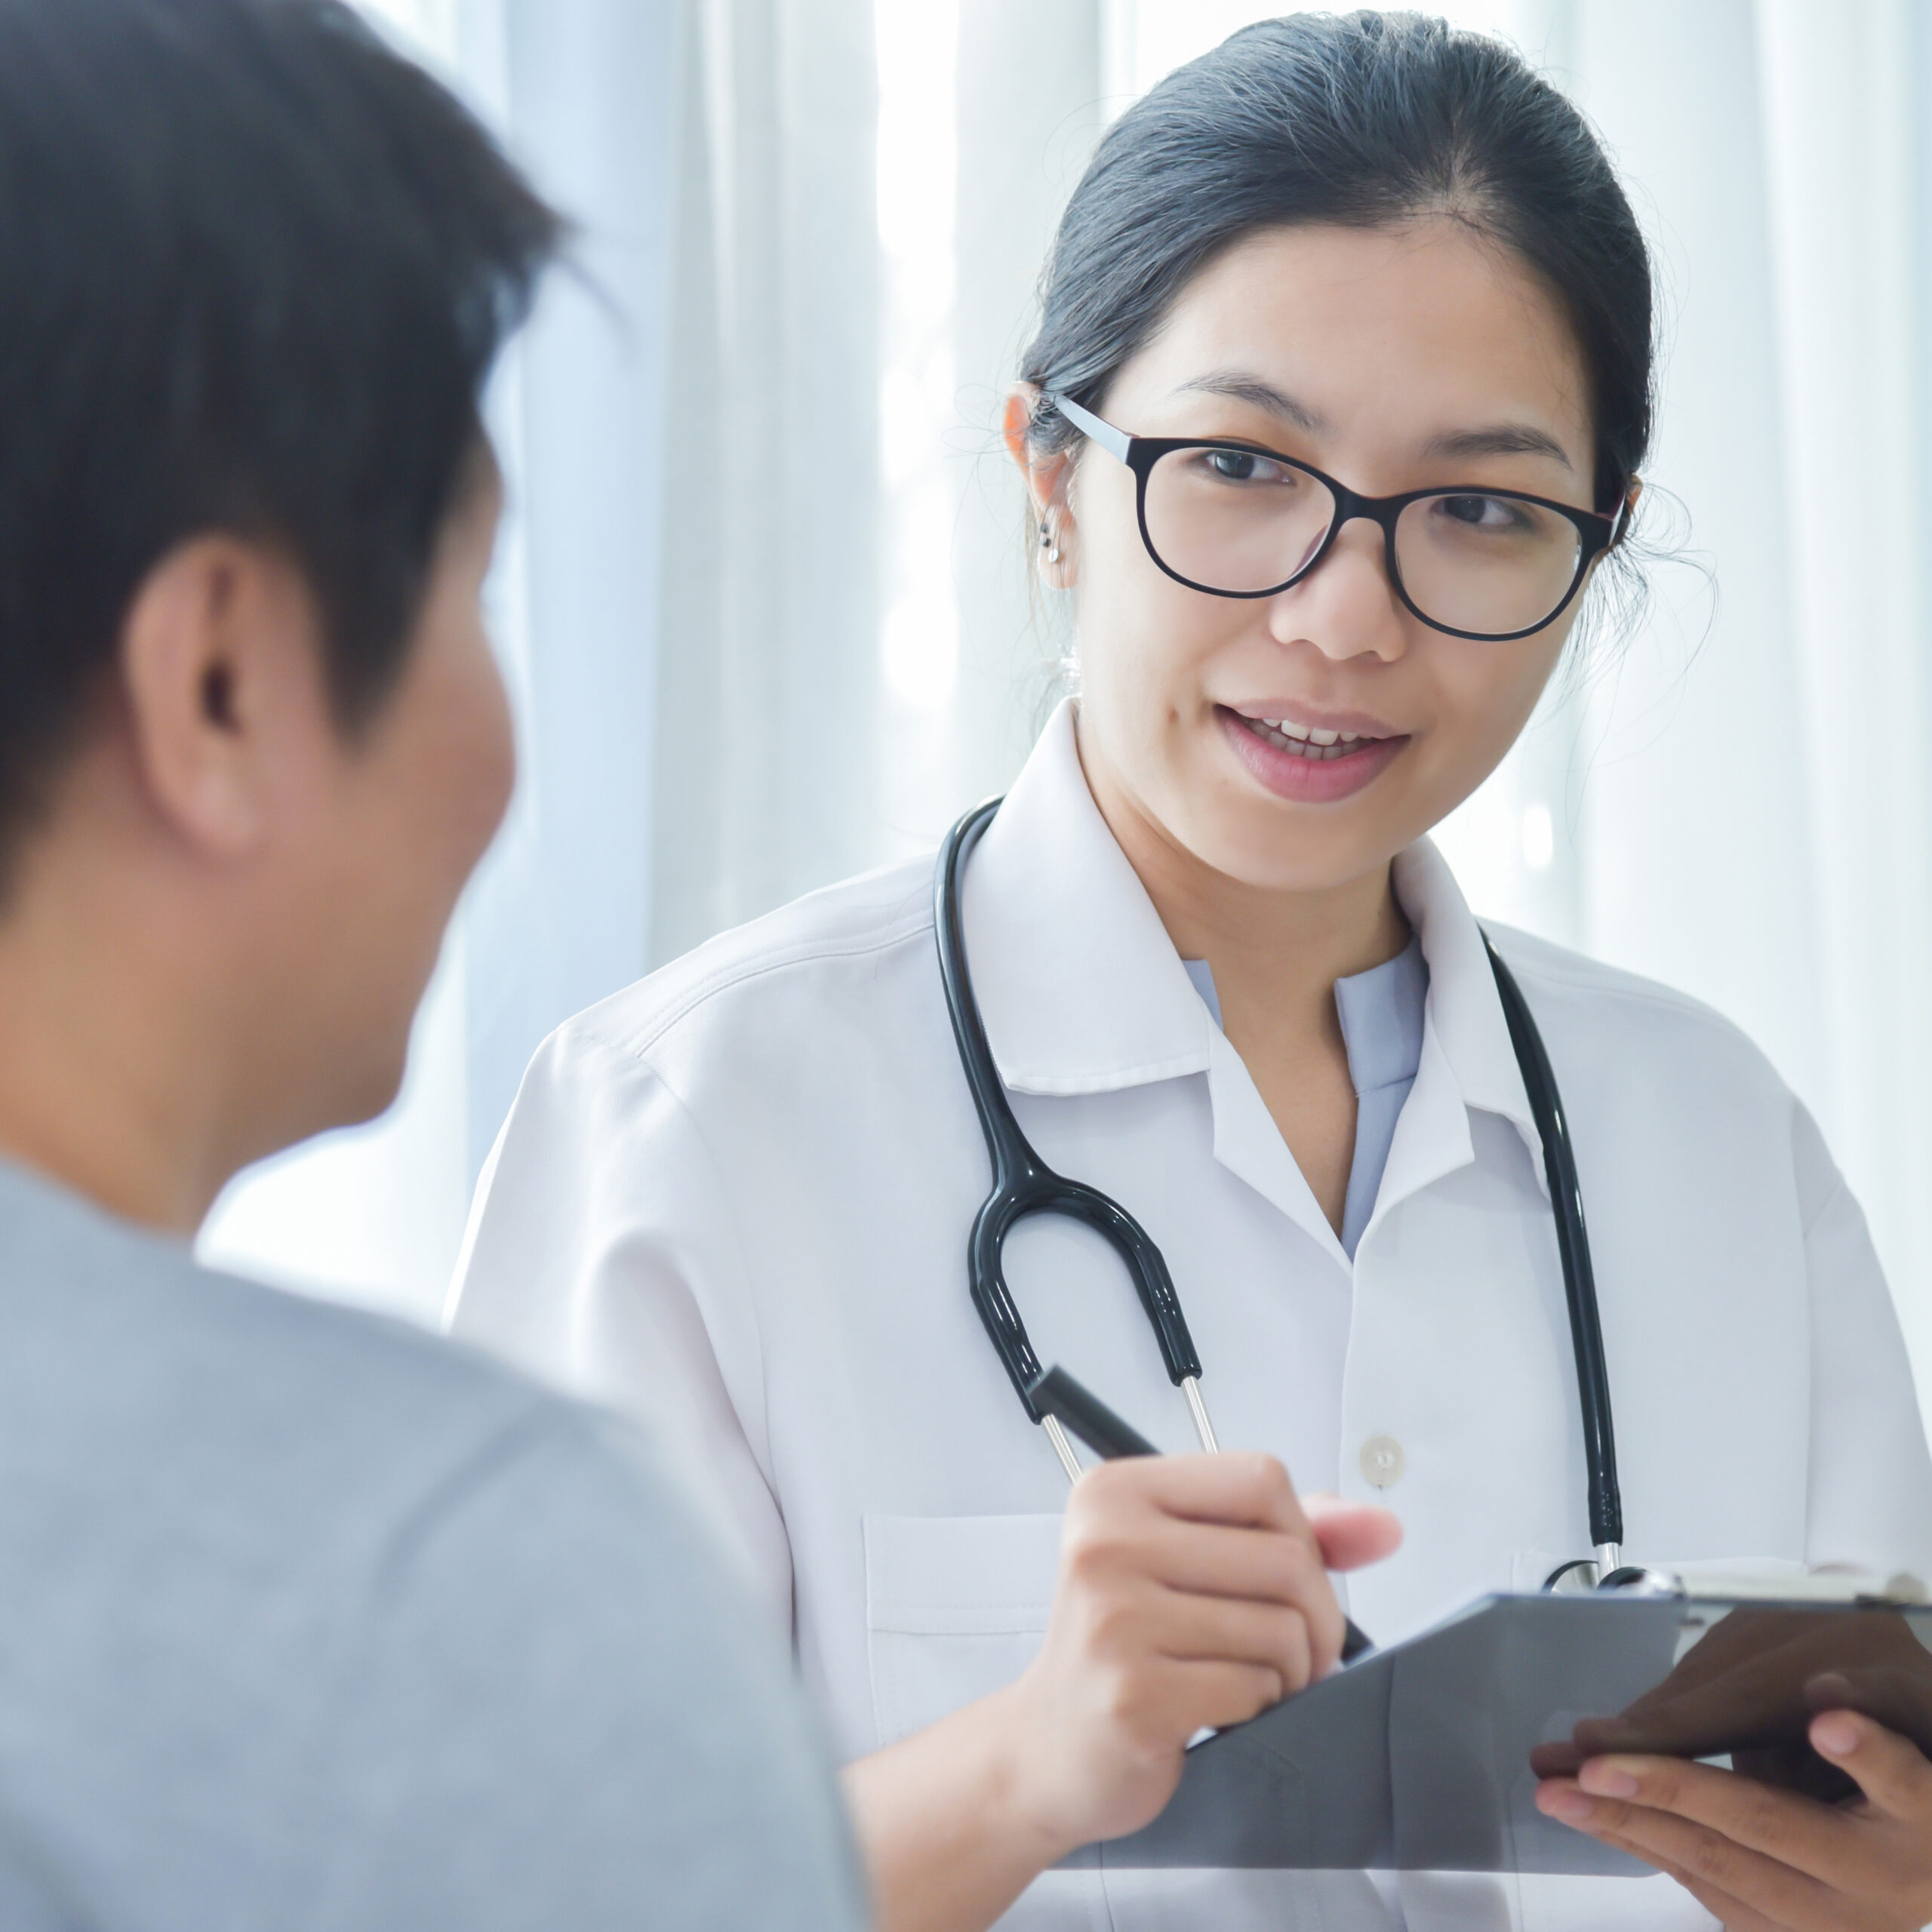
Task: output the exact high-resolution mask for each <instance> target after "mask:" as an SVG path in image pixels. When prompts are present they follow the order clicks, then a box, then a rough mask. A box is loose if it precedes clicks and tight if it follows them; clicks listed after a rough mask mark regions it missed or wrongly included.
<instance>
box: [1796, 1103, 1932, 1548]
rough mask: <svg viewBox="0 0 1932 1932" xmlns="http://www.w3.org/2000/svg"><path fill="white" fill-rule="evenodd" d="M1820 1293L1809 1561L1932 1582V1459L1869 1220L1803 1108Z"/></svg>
mask: <svg viewBox="0 0 1932 1932" xmlns="http://www.w3.org/2000/svg"><path fill="white" fill-rule="evenodd" d="M1792 1142H1793V1145H1792V1154H1793V1158H1794V1161H1795V1166H1796V1171H1797V1182H1798V1206H1799V1211H1800V1213H1801V1215H1802V1217H1803V1220H1804V1231H1805V1232H1804V1250H1805V1261H1806V1266H1807V1270H1808V1273H1809V1277H1810V1292H1811V1364H1812V1368H1811V1456H1810V1495H1809V1497H1808V1499H1807V1522H1808V1526H1809V1527H1808V1534H1807V1545H1808V1547H1807V1552H1806V1554H1807V1558H1808V1559H1809V1560H1810V1562H1812V1563H1813V1564H1850V1565H1854V1566H1856V1567H1858V1568H1860V1569H1863V1570H1874V1571H1879V1572H1881V1574H1887V1575H1890V1574H1894V1573H1895V1572H1897V1571H1900V1570H1906V1571H1911V1572H1912V1574H1915V1575H1916V1576H1918V1577H1923V1578H1926V1579H1927V1580H1932V1455H1928V1453H1927V1447H1926V1439H1925V1429H1924V1423H1923V1420H1921V1413H1920V1410H1919V1406H1918V1395H1917V1392H1916V1391H1915V1388H1914V1386H1913V1383H1912V1367H1911V1364H1910V1361H1909V1358H1908V1357H1907V1355H1906V1348H1905V1340H1904V1337H1903V1335H1902V1334H1901V1333H1900V1328H1899V1321H1898V1315H1897V1312H1896V1310H1895V1309H1894V1307H1893V1305H1892V1297H1891V1294H1890V1290H1889V1289H1888V1288H1887V1286H1886V1283H1885V1277H1884V1271H1883V1269H1881V1267H1880V1266H1879V1265H1878V1255H1877V1254H1876V1252H1875V1251H1874V1249H1873V1247H1872V1237H1871V1235H1870V1233H1869V1231H1868V1230H1867V1229H1866V1225H1865V1216H1864V1214H1863V1211H1861V1210H1860V1207H1859V1205H1858V1203H1857V1201H1855V1200H1854V1198H1852V1194H1851V1190H1850V1189H1849V1188H1847V1186H1845V1183H1844V1179H1843V1177H1841V1175H1840V1174H1839V1173H1838V1170H1837V1168H1835V1166H1834V1165H1833V1164H1832V1158H1831V1155H1830V1154H1829V1152H1827V1151H1826V1146H1825V1143H1824V1138H1823V1135H1821V1134H1820V1132H1819V1131H1818V1128H1817V1124H1816V1123H1815V1122H1814V1121H1813V1120H1812V1118H1811V1117H1810V1115H1809V1114H1808V1113H1807V1112H1805V1111H1804V1109H1803V1108H1802V1107H1799V1108H1798V1109H1797V1110H1796V1117H1795V1124H1794V1128H1793V1133H1792Z"/></svg>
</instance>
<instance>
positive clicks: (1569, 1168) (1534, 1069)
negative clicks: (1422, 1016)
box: [1482, 933, 1623, 1575]
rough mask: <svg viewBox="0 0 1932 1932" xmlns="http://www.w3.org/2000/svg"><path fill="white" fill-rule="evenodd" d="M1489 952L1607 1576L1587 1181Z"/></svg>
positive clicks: (1611, 1438)
mask: <svg viewBox="0 0 1932 1932" xmlns="http://www.w3.org/2000/svg"><path fill="white" fill-rule="evenodd" d="M1482 943H1483V946H1484V950H1485V951H1486V952H1487V953H1488V955H1489V965H1490V971H1491V973H1492V974H1494V976H1495V979H1496V990H1497V994H1498V995H1500V998H1501V999H1502V1001H1503V1019H1504V1020H1505V1021H1506V1023H1507V1024H1508V1026H1509V1044H1511V1046H1512V1047H1513V1048H1515V1051H1516V1063H1517V1065H1518V1066H1519V1067H1520V1068H1521V1069H1522V1073H1523V1088H1524V1092H1525V1093H1526V1094H1527V1096H1528V1098H1529V1103H1530V1113H1531V1118H1533V1119H1534V1121H1535V1122H1536V1128H1537V1137H1538V1138H1539V1139H1540V1140H1541V1141H1542V1143H1543V1178H1544V1180H1546V1182H1547V1183H1548V1184H1549V1201H1550V1207H1551V1208H1552V1211H1553V1218H1554V1219H1555V1223H1556V1249H1557V1255H1558V1259H1559V1260H1561V1263H1562V1266H1563V1291H1564V1300H1565V1301H1566V1302H1567V1303H1568V1304H1569V1309H1570V1340H1571V1347H1572V1349H1574V1352H1575V1356H1576V1362H1577V1405H1578V1411H1579V1413H1580V1415H1581V1417H1582V1418H1583V1462H1584V1466H1585V1468H1586V1470H1587V1472H1588V1483H1589V1491H1588V1495H1589V1517H1590V1541H1591V1542H1592V1543H1593V1544H1595V1546H1596V1547H1597V1549H1598V1562H1599V1564H1601V1565H1604V1566H1605V1567H1604V1574H1606V1575H1607V1574H1609V1573H1610V1571H1613V1570H1614V1569H1616V1568H1617V1567H1619V1564H1620V1561H1621V1550H1622V1546H1623V1491H1622V1488H1621V1486H1620V1484H1619V1483H1618V1481H1617V1432H1616V1429H1615V1427H1614V1425H1613V1423H1612V1422H1611V1409H1610V1366H1609V1364H1608V1362H1607V1361H1606V1360H1605V1358H1604V1346H1603V1322H1602V1318H1601V1314H1600V1312H1599V1310H1598V1303H1597V1283H1596V1269H1595V1265H1594V1264H1593V1263H1592V1260H1591V1258H1590V1236H1589V1227H1588V1225H1587V1224H1586V1222H1585V1220H1584V1218H1583V1183H1581V1182H1580V1180H1578V1179H1577V1156H1576V1152H1575V1150H1574V1147H1573V1146H1572V1145H1571V1138H1570V1121H1569V1118H1568V1116H1567V1115H1566V1114H1565V1112H1564V1107H1563V1096H1562V1094H1561V1091H1560V1090H1559V1089H1558V1086H1557V1084H1556V1075H1555V1070H1554V1069H1552V1067H1551V1066H1550V1063H1549V1051H1548V1050H1547V1049H1546V1048H1545V1047H1544V1045H1543V1035H1542V1034H1541V1033H1540V1032H1539V1031H1538V1030H1537V1023H1536V1020H1535V1019H1534V1017H1533V1016H1532V1014H1531V1011H1530V1006H1529V1001H1527V1000H1526V999H1525V998H1524V997H1523V989H1522V988H1521V987H1520V986H1518V985H1517V983H1516V977H1515V974H1513V973H1512V972H1511V971H1510V970H1509V968H1508V967H1507V966H1506V965H1505V964H1503V955H1501V954H1500V953H1499V952H1497V949H1496V947H1495V946H1494V943H1492V941H1491V939H1490V937H1489V935H1488V934H1487V933H1484V934H1483V941H1482Z"/></svg>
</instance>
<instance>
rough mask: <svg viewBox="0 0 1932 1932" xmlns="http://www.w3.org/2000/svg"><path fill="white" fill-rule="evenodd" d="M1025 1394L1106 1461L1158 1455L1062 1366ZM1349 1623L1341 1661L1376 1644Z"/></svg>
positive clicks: (1034, 1382) (1044, 1375)
mask: <svg viewBox="0 0 1932 1932" xmlns="http://www.w3.org/2000/svg"><path fill="white" fill-rule="evenodd" d="M1026 1393H1027V1394H1028V1395H1029V1396H1030V1397H1031V1398H1032V1401H1033V1404H1034V1406H1035V1407H1037V1408H1038V1410H1039V1411H1040V1412H1041V1414H1042V1415H1049V1416H1052V1417H1055V1418H1056V1419H1057V1420H1058V1421H1059V1422H1060V1425H1061V1426H1063V1428H1065V1429H1069V1430H1070V1431H1072V1433H1073V1434H1074V1435H1077V1436H1078V1437H1079V1438H1080V1439H1081V1441H1082V1442H1084V1443H1085V1444H1086V1445H1087V1446H1088V1448H1090V1449H1091V1450H1092V1451H1093V1452H1094V1454H1095V1455H1097V1456H1098V1457H1100V1459H1101V1460H1103V1462H1109V1463H1111V1462H1113V1461H1115V1460H1117V1459H1118V1458H1119V1457H1122V1456H1158V1454H1160V1453H1161V1452H1160V1451H1159V1450H1158V1449H1156V1448H1155V1447H1154V1445H1153V1444H1152V1443H1151V1442H1149V1441H1148V1440H1147V1438H1146V1436H1144V1435H1142V1434H1141V1433H1140V1430H1138V1429H1136V1428H1135V1427H1134V1425H1133V1423H1131V1422H1128V1421H1127V1420H1125V1419H1124V1417H1120V1416H1117V1415H1115V1414H1114V1412H1113V1411H1112V1409H1110V1408H1109V1407H1107V1405H1106V1403H1104V1402H1103V1401H1101V1400H1100V1397H1099V1396H1097V1395H1095V1394H1094V1392H1093V1391H1092V1390H1091V1389H1089V1388H1088V1387H1087V1386H1085V1385H1084V1383H1081V1382H1079V1381H1078V1380H1075V1377H1072V1376H1071V1375H1069V1374H1067V1372H1066V1370H1065V1369H1063V1368H1049V1369H1048V1370H1046V1371H1044V1372H1043V1373H1042V1374H1039V1375H1037V1376H1035V1377H1034V1379H1033V1380H1032V1382H1030V1383H1029V1384H1028V1385H1027V1388H1026ZM1343 1622H1344V1623H1345V1625H1346V1629H1344V1630H1343V1635H1342V1661H1343V1663H1354V1661H1355V1659H1356V1658H1357V1657H1360V1656H1361V1654H1363V1652H1364V1651H1372V1650H1374V1647H1375V1646H1374V1644H1371V1642H1370V1641H1369V1640H1368V1638H1367V1637H1366V1636H1364V1635H1363V1634H1362V1632H1361V1631H1360V1630H1359V1629H1357V1628H1356V1627H1355V1623H1354V1622H1353V1621H1352V1620H1350V1619H1347V1618H1344V1619H1343Z"/></svg>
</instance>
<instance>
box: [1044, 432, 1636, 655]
mask: <svg viewBox="0 0 1932 1932" xmlns="http://www.w3.org/2000/svg"><path fill="white" fill-rule="evenodd" d="M1045 400H1046V401H1048V402H1050V403H1051V404H1052V405H1053V406H1054V408H1056V409H1057V410H1058V411H1060V414H1062V415H1063V416H1064V417H1066V420H1068V421H1069V423H1072V425H1073V426H1074V427H1075V429H1078V430H1079V431H1080V432H1081V433H1082V434H1083V435H1084V436H1086V437H1087V438H1088V440H1089V441H1091V442H1093V443H1095V444H1097V445H1099V446H1100V448H1102V449H1103V450H1105V451H1106V452H1107V454H1109V455H1110V456H1112V457H1118V459H1119V460H1120V461H1121V462H1122V463H1125V464H1126V465H1127V466H1128V469H1131V470H1132V471H1133V472H1134V479H1135V482H1136V485H1137V489H1138V496H1139V513H1140V538H1141V541H1142V542H1143V543H1145V544H1146V546H1147V554H1148V555H1149V556H1150V557H1152V558H1153V560H1154V561H1155V563H1156V564H1158V565H1159V566H1160V567H1161V569H1162V570H1163V571H1165V572H1166V573H1167V574H1168V576H1169V577H1172V578H1173V579H1174V581H1175V582H1176V583H1184V584H1186V586H1187V587H1188V589H1190V590H1201V591H1205V592H1207V595H1209V596H1211V597H1273V596H1275V595H1278V593H1279V592H1282V591H1284V590H1286V589H1287V588H1288V587H1289V586H1291V584H1296V583H1300V581H1301V580H1302V579H1303V577H1306V576H1307V575H1308V574H1309V571H1312V570H1313V569H1314V568H1315V567H1316V565H1318V564H1319V563H1320V562H1321V560H1322V558H1324V557H1325V556H1327V554H1328V552H1330V550H1331V549H1333V548H1334V543H1335V540H1336V538H1337V537H1338V536H1340V534H1341V531H1342V526H1343V525H1344V524H1347V523H1352V522H1353V521H1355V518H1358V517H1367V518H1368V520H1369V521H1371V523H1374V524H1377V525H1380V527H1381V530H1382V537H1383V547H1384V552H1385V554H1386V557H1387V559H1388V569H1389V582H1390V583H1391V584H1392V585H1393V586H1395V594H1396V595H1397V596H1398V597H1399V598H1401V600H1402V602H1403V604H1404V605H1405V606H1406V607H1407V608H1408V610H1409V611H1411V612H1412V613H1413V614H1414V615H1415V616H1416V617H1419V618H1420V619H1421V620H1422V621H1423V623H1426V624H1427V625H1428V626H1429V628H1430V629H1432V630H1438V631H1442V632H1446V633H1447V635H1449V636H1451V637H1466V638H1478V639H1481V640H1484V641H1488V642H1491V643H1506V642H1507V641H1509V640H1510V639H1511V638H1520V637H1529V636H1531V635H1534V633H1535V632H1537V631H1540V630H1541V629H1543V626H1545V625H1546V624H1548V623H1552V622H1554V620H1555V619H1556V618H1557V617H1560V616H1561V614H1563V612H1564V611H1565V610H1566V609H1567V608H1568V607H1569V605H1570V601H1571V599H1572V598H1574V596H1575V595H1577V592H1578V590H1580V589H1581V588H1582V587H1583V580H1584V578H1585V577H1586V576H1587V575H1588V574H1589V568H1590V565H1591V564H1592V561H1594V560H1595V558H1597V557H1598V556H1599V555H1601V554H1602V553H1603V552H1604V551H1605V550H1607V549H1609V548H1610V546H1611V544H1612V543H1614V541H1615V540H1616V537H1617V528H1618V525H1619V521H1620V518H1621V515H1622V512H1618V515H1617V516H1604V515H1599V514H1598V512H1596V511H1595V510H1580V509H1577V508H1576V507H1575V506H1574V505H1573V504H1570V503H1557V502H1555V501H1553V500H1552V499H1551V498H1549V497H1530V496H1525V495H1524V494H1521V492H1520V491H1514V490H1495V489H1491V488H1489V487H1488V486H1487V485H1476V484H1468V485H1458V486H1454V487H1451V488H1435V489H1430V490H1411V491H1405V492H1404V494H1402V495H1401V496H1398V497H1364V496H1362V495H1361V494H1359V493H1358V492H1357V491H1353V490H1351V489H1350V488H1349V487H1348V485H1346V483H1338V482H1337V481H1336V480H1335V478H1334V477H1332V476H1327V475H1323V473H1322V472H1321V471H1320V470H1318V469H1315V467H1314V466H1312V464H1309V463H1300V462H1297V460H1295V459H1294V457H1287V456H1282V455H1281V454H1278V452H1276V451H1273V450H1270V449H1267V448H1263V446H1262V445H1260V444H1259V443H1248V442H1242V441H1238V440H1230V439H1228V438H1221V437H1207V438H1198V437H1180V436H1130V435H1128V433H1127V432H1126V431H1125V430H1124V429H1115V427H1114V426H1113V425H1112V423H1106V422H1103V421H1102V420H1101V419H1100V417H1097V416H1096V415H1095V414H1094V413H1093V411H1091V410H1088V409H1083V408H1081V406H1080V405H1079V404H1078V403H1077V402H1075V401H1073V400H1072V398H1071V397H1069V396H1064V395H1048V397H1046V398H1045Z"/></svg>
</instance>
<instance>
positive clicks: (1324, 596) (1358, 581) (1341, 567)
mask: <svg viewBox="0 0 1932 1932" xmlns="http://www.w3.org/2000/svg"><path fill="white" fill-rule="evenodd" d="M1268 619H1269V623H1268V628H1269V632H1270V633H1271V634H1272V635H1273V637H1274V638H1275V641H1276V642H1277V643H1278V644H1300V643H1308V644H1312V645H1314V646H1315V648H1316V650H1318V651H1320V652H1321V654H1322V655H1323V656H1324V657H1327V658H1329V659H1331V660H1333V661H1334V662H1335V663H1343V662H1345V661H1346V660H1348V659H1349V658H1352V657H1376V658H1379V659H1380V660H1382V661H1383V663H1394V662H1395V660H1396V659H1397V658H1398V657H1401V656H1403V655H1404V653H1406V652H1407V650H1408V648H1409V614H1408V612H1407V610H1406V609H1405V608H1404V606H1403V604H1402V601H1401V598H1398V596H1397V595H1395V586H1394V585H1393V584H1392V583H1390V582H1389V556H1388V549H1387V545H1386V540H1385V539H1384V537H1383V534H1382V530H1381V526H1380V525H1378V524H1377V523H1376V522H1374V521H1373V520H1372V519H1371V518H1367V517H1365V516H1364V517H1352V518H1350V519H1349V521H1348V522H1346V523H1345V524H1344V525H1343V526H1342V528H1341V529H1340V531H1338V532H1337V534H1336V537H1335V541H1334V543H1333V545H1332V546H1331V547H1330V549H1329V552H1328V554H1327V555H1326V556H1325V557H1324V558H1322V560H1321V562H1320V563H1318V564H1317V565H1315V568H1314V569H1313V570H1312V571H1309V574H1307V576H1306V577H1303V578H1302V579H1301V580H1300V582H1299V583H1292V584H1291V585H1290V586H1288V587H1287V589H1286V590H1284V591H1282V592H1280V593H1279V594H1278V595H1276V596H1275V597H1274V598H1272V599H1271V600H1270V601H1269V611H1268Z"/></svg>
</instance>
